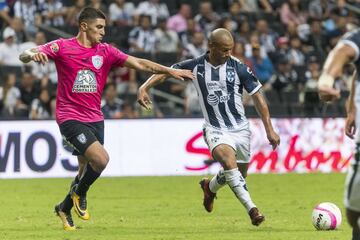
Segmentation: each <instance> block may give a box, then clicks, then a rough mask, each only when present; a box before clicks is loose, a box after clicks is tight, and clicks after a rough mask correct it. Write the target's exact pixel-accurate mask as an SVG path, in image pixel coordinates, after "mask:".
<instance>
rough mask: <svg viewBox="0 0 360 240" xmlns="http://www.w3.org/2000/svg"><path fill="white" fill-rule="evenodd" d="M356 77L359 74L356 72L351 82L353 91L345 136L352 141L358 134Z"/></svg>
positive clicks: (351, 91)
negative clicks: (356, 133)
mask: <svg viewBox="0 0 360 240" xmlns="http://www.w3.org/2000/svg"><path fill="white" fill-rule="evenodd" d="M356 77H357V72H356V70H355V71H354V73H353V76H352V80H351V81H352V82H351V89H350V95H349V97H348V100H347V103H346V113H347V114H346V115H347V116H346V121H345V134H346V136H348V137H349V138H351V139H354V135H355V132H356V122H355V117H356V106H355V101H354V99H355V85H356Z"/></svg>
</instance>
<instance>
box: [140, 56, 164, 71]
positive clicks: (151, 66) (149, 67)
mask: <svg viewBox="0 0 360 240" xmlns="http://www.w3.org/2000/svg"><path fill="white" fill-rule="evenodd" d="M141 64H142V65H143V67H144V70H145V71H147V72H150V73H155V74H156V73H168V72H169V69H168V68H167V67H165V66H162V65H160V64H157V63H154V62H151V61H149V60H146V59H142V60H141Z"/></svg>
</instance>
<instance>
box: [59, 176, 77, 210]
mask: <svg viewBox="0 0 360 240" xmlns="http://www.w3.org/2000/svg"><path fill="white" fill-rule="evenodd" d="M78 183H79V176H78V175H76V177H75V179H74V180H73V181H72V182H71V185H70V191H71V189H72V187H73V186H74V185H76V184H78ZM70 191H69V193H68V194H67V195H66V197H65V199H64V201H62V202H61V203H60V209H61V211H63V212H66V213H69V212H70V210H71V208H72V207H73V201H72V199H71V196H70Z"/></svg>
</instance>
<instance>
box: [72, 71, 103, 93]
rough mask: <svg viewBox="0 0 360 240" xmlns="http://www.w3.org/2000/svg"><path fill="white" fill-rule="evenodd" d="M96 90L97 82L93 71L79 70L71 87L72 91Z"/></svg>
mask: <svg viewBox="0 0 360 240" xmlns="http://www.w3.org/2000/svg"><path fill="white" fill-rule="evenodd" d="M96 91H97V82H96V76H95V73H94V72H93V71H91V70H80V71H78V73H77V75H76V79H75V82H74V85H73V88H72V92H76V93H87V92H88V93H91V92H96Z"/></svg>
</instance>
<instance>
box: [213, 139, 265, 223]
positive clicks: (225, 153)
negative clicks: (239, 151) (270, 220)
mask: <svg viewBox="0 0 360 240" xmlns="http://www.w3.org/2000/svg"><path fill="white" fill-rule="evenodd" d="M213 156H214V159H216V160H217V161H218V162H220V164H221V165H222V167H223V168H224V175H225V179H226V183H227V184H228V185H229V187H230V188H231V190H232V191H233V192H234V194H235V196H236V197H237V198H238V199H239V201H240V202H241V203H242V205H243V206H244V207H245V208H246V209H247V211H248V213H249V216H250V219H251V223H252V224H253V225H256V226H258V225H260V224H261V223H262V222H263V221H264V220H265V217H264V216H263V215H262V214H261V213H260V212H259V210H258V208H257V207H256V206H255V204H254V203H253V201H252V200H251V197H250V194H249V192H248V190H247V187H246V182H245V179H244V177H243V176H242V174H241V172H240V171H239V169H238V165H237V163H236V155H235V151H234V149H233V148H232V147H231V146H229V145H226V144H220V145H218V146H217V147H216V148H215V149H214V150H213Z"/></svg>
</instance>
